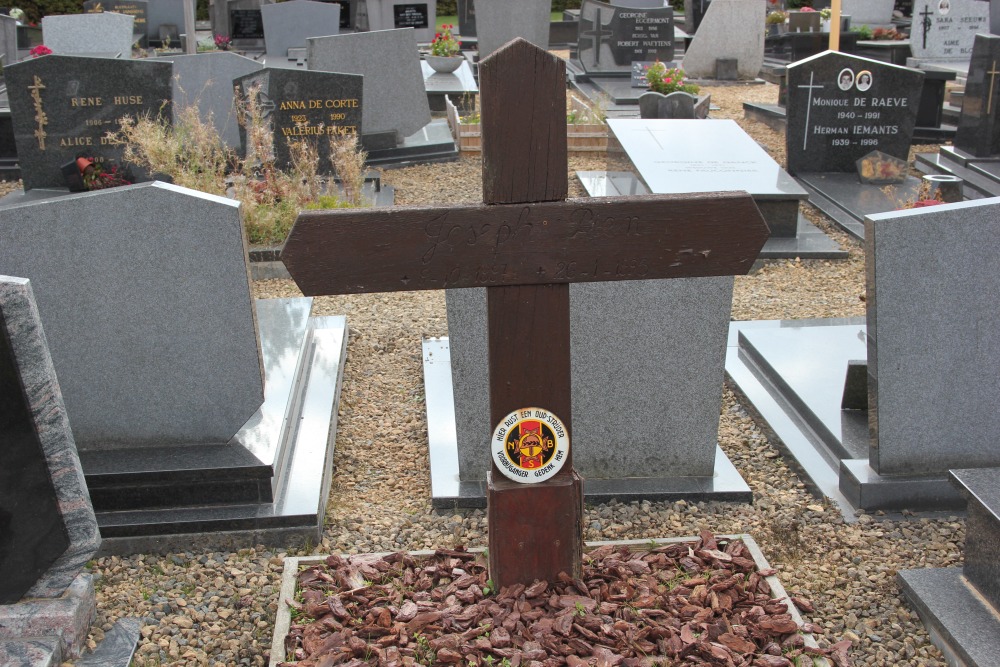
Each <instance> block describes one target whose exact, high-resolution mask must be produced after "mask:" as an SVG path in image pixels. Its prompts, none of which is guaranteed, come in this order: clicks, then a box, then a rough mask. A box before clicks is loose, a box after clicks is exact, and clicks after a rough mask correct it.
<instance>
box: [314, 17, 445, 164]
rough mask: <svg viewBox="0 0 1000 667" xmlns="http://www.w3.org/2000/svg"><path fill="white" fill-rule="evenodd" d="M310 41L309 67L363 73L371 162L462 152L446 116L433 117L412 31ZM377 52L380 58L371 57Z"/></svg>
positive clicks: (436, 158) (364, 117) (398, 161)
mask: <svg viewBox="0 0 1000 667" xmlns="http://www.w3.org/2000/svg"><path fill="white" fill-rule="evenodd" d="M308 44H309V46H308V48H307V60H308V63H309V70H310V71H312V72H338V73H347V74H355V75H362V76H363V77H364V81H365V84H364V88H363V89H364V99H365V104H364V106H363V108H362V114H361V116H362V117H361V125H362V128H363V131H362V135H361V140H362V144H363V146H364V148H365V150H366V151H367V152H368V164H369V165H370V166H379V165H390V164H394V165H399V164H408V163H415V162H428V161H442V160H451V159H455V158H457V157H458V146H457V145H456V144H455V140H454V138H453V137H452V136H451V131H450V130H449V129H448V123H447V121H446V120H445V119H443V118H442V119H435V120H432V119H431V113H430V106H429V103H428V100H427V89H426V88H425V86H424V76H423V73H422V71H421V68H420V59H419V55H418V52H417V42H416V38H415V37H414V33H413V31H412V30H408V29H399V30H395V29H394V30H379V31H375V32H366V33H355V34H346V35H335V36H330V37H313V38H310V39H309V40H308ZM376 52H377V53H380V54H381V57H380V58H371V57H369V55H368V54H370V53H376Z"/></svg>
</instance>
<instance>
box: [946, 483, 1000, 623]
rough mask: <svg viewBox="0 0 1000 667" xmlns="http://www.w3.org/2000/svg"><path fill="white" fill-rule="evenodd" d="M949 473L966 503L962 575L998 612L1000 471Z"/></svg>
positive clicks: (999, 603)
mask: <svg viewBox="0 0 1000 667" xmlns="http://www.w3.org/2000/svg"><path fill="white" fill-rule="evenodd" d="M950 474H951V478H952V480H953V481H954V483H955V484H956V486H958V487H959V488H960V489H961V490H962V492H963V493H964V494H965V496H966V498H968V500H969V514H968V517H967V518H966V520H965V552H964V562H965V565H964V569H963V573H964V574H965V577H966V579H968V580H969V582H970V583H971V584H972V585H973V586H975V587H976V590H978V591H979V592H980V593H981V594H982V595H983V597H984V598H986V600H987V601H988V602H989V604H990V605H991V606H992V607H993V609H995V610H998V611H1000V468H974V469H961V470H952V471H950Z"/></svg>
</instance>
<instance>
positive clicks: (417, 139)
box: [365, 119, 458, 167]
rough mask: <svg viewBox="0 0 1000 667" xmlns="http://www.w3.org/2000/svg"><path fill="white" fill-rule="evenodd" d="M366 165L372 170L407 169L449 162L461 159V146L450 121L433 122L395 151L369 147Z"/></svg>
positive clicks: (367, 148)
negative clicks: (412, 165)
mask: <svg viewBox="0 0 1000 667" xmlns="http://www.w3.org/2000/svg"><path fill="white" fill-rule="evenodd" d="M365 150H367V151H368V159H367V160H366V164H367V165H368V166H369V167H390V166H392V167H405V166H407V165H411V164H423V163H426V162H448V161H452V160H457V159H458V145H457V144H456V143H455V139H454V137H452V136H451V130H450V129H448V121H446V120H445V119H438V120H433V121H431V122H430V123H428V124H427V125H425V126H424V127H423V128H421V129H419V130H417V131H416V132H414V133H413V134H411V135H410V136H408V137H406V138H405V139H403V143H402V144H400V145H398V146H394V147H391V148H380V147H369V146H367V145H366V146H365Z"/></svg>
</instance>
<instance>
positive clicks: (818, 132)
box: [785, 51, 923, 238]
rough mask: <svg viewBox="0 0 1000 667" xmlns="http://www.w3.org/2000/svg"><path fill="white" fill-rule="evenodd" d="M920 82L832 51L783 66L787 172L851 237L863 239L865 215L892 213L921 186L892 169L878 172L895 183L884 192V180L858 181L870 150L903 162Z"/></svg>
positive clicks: (907, 72)
mask: <svg viewBox="0 0 1000 667" xmlns="http://www.w3.org/2000/svg"><path fill="white" fill-rule="evenodd" d="M922 82H923V75H922V74H921V73H920V72H919V71H917V70H911V69H907V68H905V67H899V66H896V65H889V64H886V63H882V62H878V61H875V60H869V59H867V58H859V57H857V56H851V55H846V54H841V53H836V52H832V51H828V52H826V53H823V54H820V55H817V56H813V57H812V58H806V59H805V60H800V61H799V62H797V63H794V64H793V65H790V66H789V67H788V122H787V127H786V129H785V151H786V156H787V165H788V172H789V173H790V174H792V175H793V176H795V177H796V179H797V180H798V182H799V183H800V184H801V185H802V186H803V187H804V188H805V189H806V190H807V191H808V193H809V198H810V202H811V203H813V204H814V205H815V206H816V207H817V208H819V209H820V210H821V211H823V212H824V213H826V214H827V215H828V216H829V217H830V218H831V219H832V220H833V221H834V222H835V223H837V224H838V225H839V226H840V227H842V228H843V229H844V230H845V231H847V232H848V233H849V234H852V235H853V236H856V237H857V238H864V225H863V224H862V221H863V220H864V217H865V216H866V215H869V214H873V213H882V212H885V211H892V210H895V209H896V208H898V207H899V204H898V203H897V201H905V200H907V199H908V198H912V197H914V196H915V195H916V192H917V190H918V188H919V186H920V181H919V180H918V179H916V178H914V177H912V176H908V175H907V174H906V172H905V170H900V169H897V170H896V171H895V172H891V173H889V172H887V173H886V174H885V175H886V176H887V178H889V179H892V180H894V181H896V185H894V186H893V192H892V193H891V194H886V193H885V192H883V190H882V188H883V187H884V185H885V183H884V182H881V183H878V184H873V183H868V182H865V181H867V180H870V176H871V175H870V174H866V173H865V171H864V170H863V169H862V164H861V163H862V161H864V160H866V159H868V160H871V159H873V158H874V157H875V155H873V154H875V152H877V153H880V154H884V155H887V156H889V157H890V158H895V159H897V160H903V161H906V160H907V159H908V157H909V150H910V143H911V142H912V137H913V129H914V127H915V123H916V116H917V108H918V105H919V102H920V91H921V86H922ZM879 164H889V161H881V162H880V163H879Z"/></svg>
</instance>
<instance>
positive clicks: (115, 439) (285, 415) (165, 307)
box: [0, 183, 346, 553]
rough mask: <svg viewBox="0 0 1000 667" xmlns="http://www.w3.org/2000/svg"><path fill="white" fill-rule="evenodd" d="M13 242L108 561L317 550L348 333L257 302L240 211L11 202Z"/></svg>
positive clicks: (146, 202)
mask: <svg viewBox="0 0 1000 667" xmlns="http://www.w3.org/2000/svg"><path fill="white" fill-rule="evenodd" d="M164 221H170V224H164ZM0 238H2V239H3V243H0V267H3V270H4V271H7V272H10V273H14V274H20V275H22V276H24V277H27V278H29V279H30V280H31V281H32V284H33V285H34V286H35V297H36V298H37V300H38V310H39V313H40V315H41V318H42V320H43V321H44V322H45V324H46V336H47V339H48V344H49V349H50V351H51V355H52V359H53V365H54V367H55V369H56V372H57V373H58V376H59V382H60V386H61V390H62V394H63V396H64V397H65V403H66V412H67V414H68V416H69V420H70V424H71V426H72V429H73V436H74V440H75V442H76V446H77V447H78V448H79V451H80V458H81V462H82V465H83V471H84V474H85V476H86V481H87V486H88V489H89V493H90V497H91V499H92V501H93V504H94V507H95V510H96V512H97V519H98V524H99V526H100V530H101V535H102V537H103V545H104V546H103V548H104V550H105V551H106V552H118V553H134V552H136V551H142V550H150V551H151V550H156V549H161V550H164V549H178V550H182V549H190V548H193V547H195V546H196V545H197V547H198V548H210V547H212V546H214V548H220V547H222V546H227V547H232V546H236V545H240V544H243V545H252V544H259V543H267V542H270V543H272V544H289V543H292V544H294V543H295V542H296V541H299V542H304V541H306V540H313V541H315V540H316V539H317V531H319V530H320V529H321V526H322V524H323V514H324V509H325V507H326V497H327V492H328V489H329V484H330V474H331V473H330V466H331V456H332V447H333V440H332V437H333V435H335V432H336V429H335V428H332V429H331V422H333V421H335V416H336V409H337V408H336V401H337V397H338V392H339V381H338V378H339V376H340V372H341V371H340V369H341V367H342V361H343V355H344V354H345V345H346V341H345V331H344V328H345V324H344V321H343V318H333V319H330V318H310V317H309V310H310V306H311V302H310V300H308V299H288V300H268V301H265V302H261V303H259V304H255V302H254V300H253V299H252V298H251V293H250V285H249V280H248V267H247V252H246V240H245V235H244V230H243V225H242V221H241V219H240V214H239V204H238V203H237V202H235V201H233V200H229V199H224V198H221V197H216V196H212V195H206V194H203V193H200V192H195V191H193V190H187V189H185V188H180V187H177V186H173V185H167V184H163V183H148V184H141V185H133V186H126V187H119V188H113V189H108V190H103V191H100V192H90V193H84V194H70V195H64V196H60V197H55V198H50V199H41V200H39V201H31V202H27V203H23V204H21V205H16V206H6V207H3V208H0ZM83 265H86V270H84V269H82V268H81V267H82V266H83ZM265 382H266V389H265Z"/></svg>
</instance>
